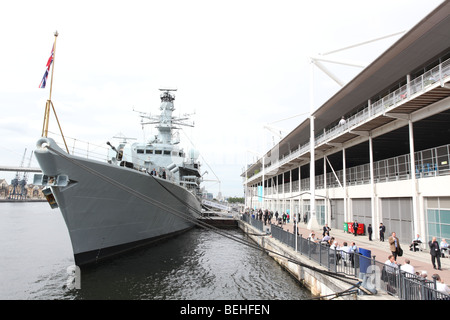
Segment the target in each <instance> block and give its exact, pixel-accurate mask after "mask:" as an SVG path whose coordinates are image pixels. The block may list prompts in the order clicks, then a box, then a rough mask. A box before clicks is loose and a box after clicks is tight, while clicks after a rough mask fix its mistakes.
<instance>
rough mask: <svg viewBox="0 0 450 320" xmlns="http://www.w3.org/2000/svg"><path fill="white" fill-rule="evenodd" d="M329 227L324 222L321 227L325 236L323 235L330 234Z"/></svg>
mask: <svg viewBox="0 0 450 320" xmlns="http://www.w3.org/2000/svg"><path fill="white" fill-rule="evenodd" d="M330 231H331V228H330V227H329V226H328V224H325V226H324V227H323V232H322V236H323V237H325V235H330Z"/></svg>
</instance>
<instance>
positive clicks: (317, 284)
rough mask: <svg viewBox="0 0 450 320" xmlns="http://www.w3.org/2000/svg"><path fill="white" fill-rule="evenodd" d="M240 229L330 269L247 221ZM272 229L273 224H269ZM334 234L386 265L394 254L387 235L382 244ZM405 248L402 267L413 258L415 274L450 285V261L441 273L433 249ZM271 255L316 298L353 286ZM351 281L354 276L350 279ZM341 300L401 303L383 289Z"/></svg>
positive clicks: (303, 232) (277, 249)
mask: <svg viewBox="0 0 450 320" xmlns="http://www.w3.org/2000/svg"><path fill="white" fill-rule="evenodd" d="M238 225H239V228H241V229H242V230H243V231H244V232H245V233H247V234H248V235H249V237H250V238H252V240H254V241H255V242H256V243H258V245H260V246H261V247H262V248H264V249H266V250H270V251H274V252H278V253H279V254H280V255H281V256H288V257H291V258H292V259H295V260H297V261H300V262H301V263H304V264H307V265H311V266H313V267H315V268H317V269H322V270H326V268H324V267H322V266H320V265H319V264H318V263H316V262H314V261H312V260H310V259H309V258H308V257H307V256H305V255H301V254H300V253H299V252H296V251H295V250H294V249H292V248H290V247H289V246H287V245H285V244H283V243H281V242H280V241H278V240H276V239H275V238H272V237H271V236H255V235H254V234H258V233H261V232H260V231H259V230H257V229H256V228H254V227H253V226H251V225H249V224H247V223H245V222H243V221H239V222H238ZM268 227H269V228H270V224H268ZM283 229H284V230H287V231H289V232H291V233H292V230H293V223H292V221H291V222H290V223H286V224H283ZM313 231H314V232H315V234H316V237H317V238H322V232H323V230H321V229H320V230H313ZM310 232H311V230H309V229H308V228H307V225H305V224H303V223H299V233H300V234H301V235H302V236H303V237H304V238H307V237H308V235H309V234H310ZM330 235H331V236H332V237H334V238H335V240H336V241H338V243H339V245H342V244H343V242H344V241H345V242H347V243H349V244H351V242H352V241H354V242H355V244H356V245H357V247H358V248H364V249H367V250H370V251H371V254H372V257H373V256H375V259H376V260H377V261H379V262H382V263H384V262H385V261H386V260H387V257H388V256H389V255H390V254H391V253H390V251H389V243H388V242H387V238H388V237H387V235H386V237H385V239H386V240H385V241H384V242H381V241H379V240H377V239H374V237H372V238H373V240H372V241H369V239H368V236H367V235H358V236H356V237H355V236H354V235H353V234H349V233H345V232H344V231H343V230H331V232H330ZM401 247H402V248H403V252H404V253H403V256H402V257H398V258H397V262H398V263H399V264H404V260H405V259H409V260H410V261H411V265H412V266H413V267H414V268H415V271H422V270H425V271H427V273H428V277H427V279H431V276H432V275H433V274H434V273H437V274H439V275H440V276H441V278H442V279H443V280H444V282H445V283H446V284H450V271H449V270H450V259H449V258H441V268H442V271H440V270H434V269H433V266H432V264H431V257H430V254H429V250H424V251H418V252H412V251H409V243H408V244H404V243H401ZM269 255H270V256H272V258H273V259H274V260H276V261H277V262H278V263H279V264H280V265H281V266H283V267H284V268H285V269H286V270H287V271H288V272H290V273H291V274H292V275H293V276H294V277H295V278H296V279H297V280H299V281H300V282H301V283H302V284H303V285H304V286H305V287H307V288H308V289H309V290H310V291H311V293H312V294H313V295H315V296H319V295H320V296H330V297H333V294H335V293H338V292H342V291H344V290H347V289H349V288H350V287H351V285H349V283H347V282H344V281H342V280H339V279H336V278H332V277H329V276H326V275H323V274H322V273H320V272H316V271H314V270H311V269H309V268H306V267H302V266H299V265H297V264H294V263H292V262H290V261H288V260H287V259H285V258H282V257H280V256H278V255H274V254H271V253H269ZM350 278H351V277H350ZM354 280H355V281H354V282H355V283H356V282H357V281H358V280H359V279H356V278H354ZM338 299H343V300H398V299H397V298H396V297H393V296H391V295H389V294H387V293H385V292H383V291H382V290H379V291H378V292H377V294H376V295H356V294H354V295H346V296H342V297H339V298H338Z"/></svg>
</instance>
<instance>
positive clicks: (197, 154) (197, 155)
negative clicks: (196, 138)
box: [189, 149, 200, 160]
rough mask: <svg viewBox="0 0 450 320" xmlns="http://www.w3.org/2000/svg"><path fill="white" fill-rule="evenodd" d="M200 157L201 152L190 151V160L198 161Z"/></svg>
mask: <svg viewBox="0 0 450 320" xmlns="http://www.w3.org/2000/svg"><path fill="white" fill-rule="evenodd" d="M199 155H200V152H199V151H198V150H196V149H191V150H189V159H194V160H197V159H198V157H199Z"/></svg>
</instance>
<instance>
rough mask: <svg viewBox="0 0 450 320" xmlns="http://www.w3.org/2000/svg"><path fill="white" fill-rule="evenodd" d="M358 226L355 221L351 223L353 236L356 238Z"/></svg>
mask: <svg viewBox="0 0 450 320" xmlns="http://www.w3.org/2000/svg"><path fill="white" fill-rule="evenodd" d="M358 227H359V224H358V222H356V220H355V221H354V222H353V235H354V236H355V237H356V232H357V231H358Z"/></svg>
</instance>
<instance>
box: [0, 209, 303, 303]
mask: <svg viewBox="0 0 450 320" xmlns="http://www.w3.org/2000/svg"><path fill="white" fill-rule="evenodd" d="M229 232H231V233H233V234H234V235H237V236H239V237H241V238H246V236H245V235H244V233H243V232H242V231H241V230H239V229H235V230H231V231H229ZM249 241H251V240H249ZM0 252H1V259H0V299H3V300H9V299H18V300H23V299H31V300H43V299H44V300H47V299H67V300H78V299H82V300H91V299H123V300H129V299H132V300H139V299H149V300H307V299H309V298H310V297H311V295H310V293H309V291H307V290H306V289H304V288H303V287H302V286H301V285H300V284H299V283H298V282H297V281H295V280H294V279H293V278H292V277H291V276H290V275H289V274H288V273H287V272H286V271H285V270H284V269H282V268H281V267H280V266H279V265H278V264H277V263H276V262H275V261H273V259H272V258H270V257H269V256H268V255H267V254H265V253H262V252H261V251H258V250H255V249H252V248H250V247H247V246H245V245H242V244H240V243H237V242H235V241H233V240H231V239H228V238H225V237H223V236H221V235H218V234H216V233H214V232H212V231H207V230H203V229H199V228H194V229H192V230H191V231H189V232H186V233H184V234H182V235H180V236H177V237H174V238H172V239H170V240H166V241H164V242H160V243H159V244H158V245H154V246H150V247H147V248H144V249H140V250H138V251H134V252H132V253H129V254H126V255H123V256H120V257H118V258H115V259H113V260H110V261H107V262H104V263H102V264H100V265H97V266H95V267H93V268H89V269H87V270H85V269H83V270H81V277H80V279H81V283H80V289H75V288H73V286H72V287H70V285H69V286H67V283H69V284H70V282H69V280H70V276H69V274H68V273H67V268H68V267H70V266H73V264H74V260H73V255H72V247H71V244H70V239H69V235H68V232H67V229H66V226H65V223H64V220H63V218H62V216H61V214H60V212H59V210H52V209H50V207H49V205H48V204H47V203H46V202H39V203H0Z"/></svg>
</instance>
